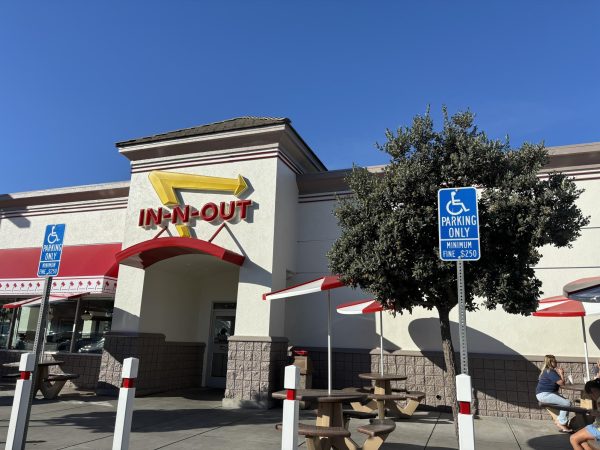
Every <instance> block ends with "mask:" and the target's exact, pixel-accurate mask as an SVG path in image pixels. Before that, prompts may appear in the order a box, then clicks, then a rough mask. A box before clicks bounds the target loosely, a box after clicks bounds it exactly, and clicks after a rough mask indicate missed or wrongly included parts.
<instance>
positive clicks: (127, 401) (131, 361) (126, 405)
mask: <svg viewBox="0 0 600 450" xmlns="http://www.w3.org/2000/svg"><path fill="white" fill-rule="evenodd" d="M138 367H139V360H138V359H137V358H127V359H125V360H124V361H123V374H122V378H123V381H122V383H121V389H120V390H119V403H118V406H117V419H116V421H115V435H114V439H113V446H112V448H113V450H127V449H128V448H129V434H130V433H131V418H132V416H133V401H134V399H135V380H136V378H137V375H138Z"/></svg>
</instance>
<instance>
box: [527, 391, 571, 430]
mask: <svg viewBox="0 0 600 450" xmlns="http://www.w3.org/2000/svg"><path fill="white" fill-rule="evenodd" d="M536 398H537V399H538V401H539V402H540V403H552V404H553V405H560V406H571V401H570V400H567V399H566V398H564V397H562V396H560V395H558V394H555V393H554V392H540V393H539V394H537V395H536ZM568 415H569V412H568V411H561V412H560V414H559V415H558V423H560V424H561V425H566V424H567V422H568Z"/></svg>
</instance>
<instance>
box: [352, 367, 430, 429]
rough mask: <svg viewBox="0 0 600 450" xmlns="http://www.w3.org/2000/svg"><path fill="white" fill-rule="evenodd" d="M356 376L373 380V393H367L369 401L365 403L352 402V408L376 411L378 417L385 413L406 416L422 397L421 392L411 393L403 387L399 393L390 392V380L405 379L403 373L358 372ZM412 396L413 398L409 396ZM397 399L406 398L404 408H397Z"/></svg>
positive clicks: (410, 413)
mask: <svg viewBox="0 0 600 450" xmlns="http://www.w3.org/2000/svg"><path fill="white" fill-rule="evenodd" d="M358 378H360V379H362V380H369V381H372V382H373V394H371V395H369V396H368V397H369V399H371V401H370V402H369V403H367V404H366V405H363V404H361V403H360V402H353V403H352V409H354V410H355V411H362V412H377V415H378V417H379V419H383V418H384V417H385V415H386V413H387V414H388V415H390V416H394V417H398V418H408V417H411V416H412V415H413V413H414V412H415V411H416V409H417V406H419V400H418V398H419V397H421V398H422V397H424V394H422V393H421V392H416V393H413V394H411V393H410V392H407V391H406V390H405V389H400V393H398V394H394V393H393V392H392V381H405V380H406V377H405V376H404V375H396V374H390V373H384V374H381V373H378V372H370V373H359V374H358ZM411 396H412V397H414V398H411ZM399 400H407V404H406V406H405V407H404V408H399V407H398V404H397V403H396V402H397V401H399Z"/></svg>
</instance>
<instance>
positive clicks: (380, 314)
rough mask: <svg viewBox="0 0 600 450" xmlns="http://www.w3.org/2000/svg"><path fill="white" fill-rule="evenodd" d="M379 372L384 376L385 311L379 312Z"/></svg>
mask: <svg viewBox="0 0 600 450" xmlns="http://www.w3.org/2000/svg"><path fill="white" fill-rule="evenodd" d="M379 372H380V373H381V375H383V310H381V311H379Z"/></svg>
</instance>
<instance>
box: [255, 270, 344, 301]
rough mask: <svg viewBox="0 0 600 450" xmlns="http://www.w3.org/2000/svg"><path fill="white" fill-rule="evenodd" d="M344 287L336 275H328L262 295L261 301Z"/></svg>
mask: <svg viewBox="0 0 600 450" xmlns="http://www.w3.org/2000/svg"><path fill="white" fill-rule="evenodd" d="M342 286H345V285H344V283H342V282H341V281H340V279H339V277H338V276H337V275H328V276H326V277H321V278H317V279H316V280H311V281H307V282H306V283H301V284H297V285H295V286H291V287H289V288H285V289H281V290H279V291H273V292H269V293H267V294H263V300H277V299H279V298H287V297H294V296H296V295H306V294H312V293H313V292H321V291H328V290H330V289H335V288H339V287H342Z"/></svg>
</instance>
